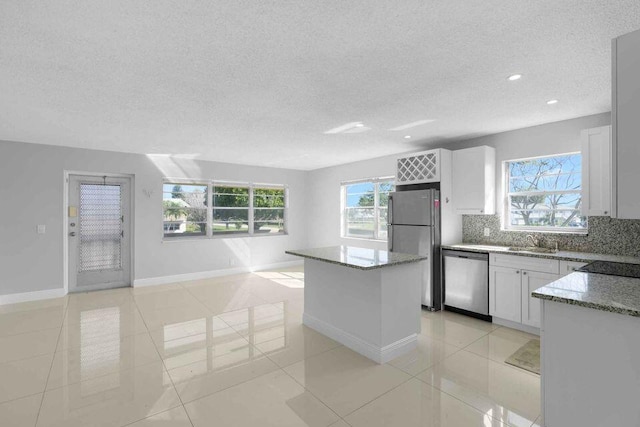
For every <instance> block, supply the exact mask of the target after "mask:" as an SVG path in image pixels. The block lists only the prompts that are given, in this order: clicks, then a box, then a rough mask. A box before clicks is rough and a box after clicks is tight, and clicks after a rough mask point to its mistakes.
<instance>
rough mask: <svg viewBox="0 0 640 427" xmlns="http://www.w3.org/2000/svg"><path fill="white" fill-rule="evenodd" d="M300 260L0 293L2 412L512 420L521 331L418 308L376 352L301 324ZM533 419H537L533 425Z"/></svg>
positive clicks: (526, 400) (520, 411) (133, 418)
mask: <svg viewBox="0 0 640 427" xmlns="http://www.w3.org/2000/svg"><path fill="white" fill-rule="evenodd" d="M303 293H304V273H303V271H302V268H293V269H284V270H278V271H267V272H259V273H254V274H241V275H236V276H228V277H220V278H215V279H208V280H198V281H193V282H184V283H175V284H169V285H161V286H154V287H145V288H136V289H132V288H126V289H116V290H108V291H100V292H93V293H86V294H72V295H69V296H67V297H64V298H58V299H52V300H46V301H37V302H30V303H24V304H14V305H5V306H0V426H12V427H13V426H16V427H23V426H25V427H36V426H37V427H48V426H65V427H66V426H83V427H90V426H100V427H111V426H113V427H121V426H131V427H160V426H162V427H187V426H189V427H201V426H212V425H216V426H279V427H280V426H312V427H328V426H333V427H349V426H352V427H359V426H403V427H404V426H407V427H411V426H434V427H435V426H448V427H456V426H461V427H473V426H479V427H480V426H482V427H487V426H517V427H519V426H526V427H531V426H532V425H539V424H540V379H539V377H538V376H537V375H534V374H531V373H529V372H526V371H523V370H520V369H518V368H515V367H513V366H510V365H507V364H505V363H504V360H505V359H506V358H507V357H508V356H509V355H511V353H513V352H514V351H516V350H517V349H518V348H519V347H520V346H521V345H523V344H524V343H526V342H527V340H529V339H530V338H531V337H532V336H531V335H528V334H525V333H522V332H518V331H514V330H512V329H508V328H503V327H498V326H496V325H492V324H488V323H485V322H481V321H478V320H475V319H472V318H469V317H465V316H460V315H457V314H453V313H448V312H439V313H430V312H426V311H424V312H423V313H422V333H421V335H420V337H419V339H418V348H417V349H416V350H414V351H413V352H411V353H409V354H407V355H404V356H402V357H399V358H397V359H395V360H393V361H392V362H390V363H388V364H386V365H377V364H375V363H373V362H372V361H370V360H368V359H366V358H364V357H362V356H360V355H358V354H357V353H354V352H352V351H351V350H349V349H347V348H345V347H343V346H341V345H339V344H338V343H336V342H335V341H333V340H331V339H329V338H327V337H325V336H323V335H321V334H319V333H317V332H315V331H313V330H311V329H309V328H307V327H306V326H303V325H302V310H303V307H304V295H303ZM536 422H537V423H536Z"/></svg>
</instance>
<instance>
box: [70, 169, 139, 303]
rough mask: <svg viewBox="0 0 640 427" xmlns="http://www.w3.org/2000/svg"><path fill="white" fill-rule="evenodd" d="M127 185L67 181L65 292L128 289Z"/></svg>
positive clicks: (124, 181) (96, 179) (117, 180)
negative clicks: (67, 258)
mask: <svg viewBox="0 0 640 427" xmlns="http://www.w3.org/2000/svg"><path fill="white" fill-rule="evenodd" d="M130 194H131V181H130V179H129V178H126V177H110V176H106V177H102V176H81V175H70V176H69V206H68V211H67V220H68V231H69V235H68V239H69V292H85V291H91V290H98V289H110V288H119V287H124V286H130V285H131V274H130V272H131V233H130V230H131V218H130V212H131V206H130V204H131V196H130Z"/></svg>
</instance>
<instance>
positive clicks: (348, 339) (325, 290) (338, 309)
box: [304, 259, 422, 363]
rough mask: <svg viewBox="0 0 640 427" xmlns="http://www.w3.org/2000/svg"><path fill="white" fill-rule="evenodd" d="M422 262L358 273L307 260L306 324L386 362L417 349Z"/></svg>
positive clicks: (346, 268) (356, 270)
mask: <svg viewBox="0 0 640 427" xmlns="http://www.w3.org/2000/svg"><path fill="white" fill-rule="evenodd" d="M421 277H422V262H419V263H412V264H401V265H396V266H387V267H384V268H376V269H370V270H360V269H356V268H350V267H345V266H340V265H336V264H331V263H327V262H322V261H316V260H312V259H305V306H304V324H305V325H307V326H309V327H310V328H312V329H314V330H316V331H318V332H320V333H322V334H324V335H326V336H328V337H330V338H332V339H334V340H336V341H338V342H339V343H341V344H343V345H344V346H346V347H349V348H350V349H352V350H354V351H356V352H358V353H360V354H362V355H363V356H365V357H368V358H369V359H371V360H374V361H376V362H378V363H386V362H388V361H390V360H392V359H394V358H396V357H398V356H400V355H402V354H404V353H406V352H408V351H411V350H412V349H414V348H416V346H417V334H418V333H419V332H420V312H421V303H420V292H421V286H422V285H421V283H422V282H421Z"/></svg>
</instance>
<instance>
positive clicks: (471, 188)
mask: <svg viewBox="0 0 640 427" xmlns="http://www.w3.org/2000/svg"><path fill="white" fill-rule="evenodd" d="M452 158H453V168H452V170H453V204H454V205H455V207H456V212H457V213H459V214H493V213H494V211H495V149H494V148H492V147H487V146H480V147H473V148H466V149H464V150H456V151H454V152H453V153H452Z"/></svg>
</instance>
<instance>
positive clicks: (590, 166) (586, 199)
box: [582, 126, 611, 216]
mask: <svg viewBox="0 0 640 427" xmlns="http://www.w3.org/2000/svg"><path fill="white" fill-rule="evenodd" d="M582 214H583V215H587V216H607V215H611V126H602V127H599V128H593V129H585V130H583V131H582Z"/></svg>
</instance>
